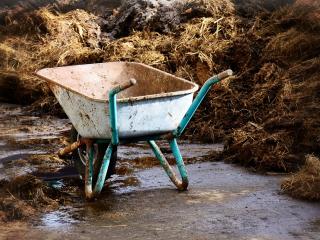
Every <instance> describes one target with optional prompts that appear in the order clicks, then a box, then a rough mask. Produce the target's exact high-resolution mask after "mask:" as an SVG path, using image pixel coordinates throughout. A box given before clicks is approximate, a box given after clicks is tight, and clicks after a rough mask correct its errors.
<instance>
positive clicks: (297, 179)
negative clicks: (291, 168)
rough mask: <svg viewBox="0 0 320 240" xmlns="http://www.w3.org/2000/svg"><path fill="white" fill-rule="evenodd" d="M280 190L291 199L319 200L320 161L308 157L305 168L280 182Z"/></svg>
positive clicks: (313, 157) (310, 156) (311, 156)
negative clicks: (291, 197)
mask: <svg viewBox="0 0 320 240" xmlns="http://www.w3.org/2000/svg"><path fill="white" fill-rule="evenodd" d="M281 189H282V191H283V192H284V193H287V194H289V195H291V196H293V197H296V198H301V199H308V200H314V201H319V200H320V160H319V158H317V157H315V156H313V155H308V156H307V159H306V164H305V166H304V167H303V168H302V169H301V170H300V171H298V172H297V173H296V174H294V175H292V176H291V177H289V178H287V179H285V180H284V181H283V182H282V185H281Z"/></svg>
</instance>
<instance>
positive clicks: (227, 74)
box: [217, 69, 233, 81]
mask: <svg viewBox="0 0 320 240" xmlns="http://www.w3.org/2000/svg"><path fill="white" fill-rule="evenodd" d="M232 75H233V72H232V70H231V69H228V70H226V71H223V72H221V73H219V74H218V75H217V78H218V79H219V81H221V80H223V79H225V78H227V77H230V76H232Z"/></svg>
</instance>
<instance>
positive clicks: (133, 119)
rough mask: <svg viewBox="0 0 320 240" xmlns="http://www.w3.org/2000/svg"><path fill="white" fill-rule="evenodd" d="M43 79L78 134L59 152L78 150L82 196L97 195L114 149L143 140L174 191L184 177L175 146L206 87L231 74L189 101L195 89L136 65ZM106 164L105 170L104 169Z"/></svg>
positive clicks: (64, 70)
mask: <svg viewBox="0 0 320 240" xmlns="http://www.w3.org/2000/svg"><path fill="white" fill-rule="evenodd" d="M36 74H37V75H38V76H39V77H41V78H43V79H45V80H46V81H47V82H48V83H49V86H50V89H51V90H52V92H53V93H54V95H55V97H56V98H57V100H58V101H59V103H60V105H61V106H62V108H63V110H64V111H65V113H66V115H67V116H68V117H69V119H70V121H71V123H72V124H73V126H74V128H75V129H76V131H77V133H78V135H77V138H76V139H75V140H76V141H75V142H73V143H72V144H71V145H69V146H67V147H65V148H64V149H62V150H60V151H59V153H58V154H59V156H64V155H66V154H69V153H71V152H74V151H75V150H77V151H78V156H79V158H78V160H77V163H78V164H80V165H81V166H82V167H83V169H84V173H83V175H84V181H85V195H86V197H87V198H88V199H92V198H94V197H96V196H98V195H99V194H100V192H101V190H102V188H103V187H104V185H105V181H106V178H108V177H110V176H111V174H112V173H113V170H114V166H115V161H116V152H117V146H118V145H119V144H120V143H121V144H125V143H131V142H138V141H147V142H148V144H149V145H150V147H151V149H152V151H153V152H154V154H155V156H156V158H157V159H158V160H159V161H160V164H161V166H162V167H163V168H164V170H165V171H166V173H167V175H168V176H169V178H170V179H171V181H172V182H173V184H174V185H175V186H176V187H177V189H179V190H186V189H187V187H188V183H189V182H188V175H187V171H186V168H185V165H184V162H183V159H182V156H181V154H180V150H179V147H178V144H177V138H179V137H180V136H181V134H182V133H183V131H184V130H185V128H186V126H187V125H188V123H189V121H190V119H191V118H192V116H193V115H194V113H195V111H196V110H197V108H198V107H199V105H200V103H201V102H202V101H203V99H204V97H205V95H206V94H207V93H208V91H209V90H210V88H211V86H212V85H213V84H215V83H218V82H219V81H220V80H222V79H224V78H227V77H229V76H231V75H232V71H231V70H227V71H224V72H222V73H219V74H218V75H215V76H213V77H211V78H209V79H208V80H207V81H206V82H205V83H204V84H203V86H202V88H201V89H200V91H199V92H198V94H197V96H196V97H195V98H194V100H193V94H194V93H195V92H196V91H197V90H198V85H197V84H195V83H193V82H190V81H187V80H184V79H182V78H179V77H176V76H173V75H171V74H168V73H166V72H163V71H160V70H158V69H155V68H152V67H150V66H147V65H144V64H141V63H133V62H132V63H128V62H109V63H97V64H85V65H75V66H65V67H56V68H45V69H42V70H39V71H38V72H37V73H36ZM156 140H167V141H168V142H169V145H170V148H171V150H172V154H173V156H174V158H175V160H176V165H177V168H178V171H179V173H180V176H181V179H180V178H178V177H177V175H176V173H175V171H174V170H173V169H172V167H171V166H170V165H169V163H168V161H167V160H166V158H165V156H164V155H163V153H162V152H161V151H160V148H159V147H158V146H157V144H156V142H155V141H156ZM110 166H111V167H110Z"/></svg>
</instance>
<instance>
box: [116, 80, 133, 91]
mask: <svg viewBox="0 0 320 240" xmlns="http://www.w3.org/2000/svg"><path fill="white" fill-rule="evenodd" d="M136 83H137V80H136V79H134V78H130V79H129V80H128V81H126V82H125V83H123V84H120V85H119V86H118V88H119V90H120V91H123V90H125V89H127V88H129V87H132V86H133V85H135V84H136Z"/></svg>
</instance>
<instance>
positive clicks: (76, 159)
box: [70, 126, 117, 183]
mask: <svg viewBox="0 0 320 240" xmlns="http://www.w3.org/2000/svg"><path fill="white" fill-rule="evenodd" d="M77 138H78V132H77V130H76V129H75V128H74V127H73V126H72V128H71V131H70V139H71V141H72V142H75V141H77ZM107 147H108V144H98V154H97V159H96V161H95V162H94V167H93V169H94V171H93V183H95V182H96V179H97V177H98V174H99V170H100V167H101V164H102V160H103V156H104V153H105V151H106V149H107ZM71 160H72V162H73V166H74V167H75V168H76V169H77V171H78V173H79V174H80V175H81V177H82V179H85V170H86V166H85V164H84V163H83V162H82V161H81V159H80V156H79V153H78V150H76V151H74V152H73V153H72V156H71ZM116 162H117V147H115V149H114V150H113V152H112V155H111V159H110V165H109V168H108V171H107V176H106V179H108V178H110V177H111V176H112V175H113V174H115V169H116Z"/></svg>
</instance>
